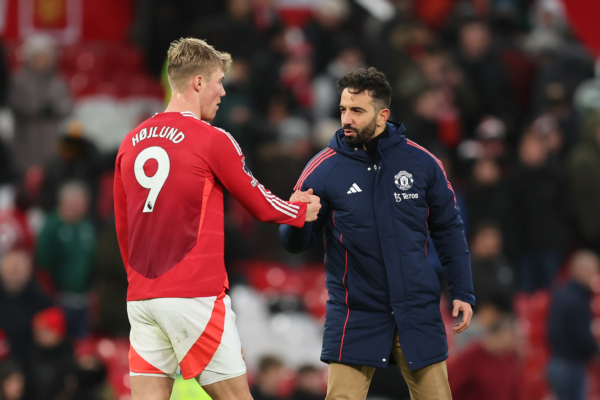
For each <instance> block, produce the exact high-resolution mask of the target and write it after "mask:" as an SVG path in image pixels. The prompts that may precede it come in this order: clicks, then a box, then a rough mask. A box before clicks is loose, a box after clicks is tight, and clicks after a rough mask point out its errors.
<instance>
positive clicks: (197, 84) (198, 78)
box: [192, 75, 203, 91]
mask: <svg viewBox="0 0 600 400" xmlns="http://www.w3.org/2000/svg"><path fill="white" fill-rule="evenodd" d="M202 83H203V82H202V75H195V76H194V77H193V78H192V86H193V87H194V90H196V91H200V89H202Z"/></svg>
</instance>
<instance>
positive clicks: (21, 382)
mask: <svg viewBox="0 0 600 400" xmlns="http://www.w3.org/2000/svg"><path fill="white" fill-rule="evenodd" d="M24 398H25V375H24V374H23V371H22V370H21V369H20V368H19V366H18V365H17V364H15V363H13V362H11V361H6V362H4V363H2V364H0V399H2V400H23V399H24Z"/></svg>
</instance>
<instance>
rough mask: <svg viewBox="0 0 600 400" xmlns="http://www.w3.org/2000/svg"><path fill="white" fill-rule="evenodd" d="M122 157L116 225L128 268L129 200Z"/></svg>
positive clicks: (117, 181)
mask: <svg viewBox="0 0 600 400" xmlns="http://www.w3.org/2000/svg"><path fill="white" fill-rule="evenodd" d="M120 161H121V157H120V155H119V156H118V157H117V161H116V163H115V181H114V186H113V196H114V202H115V225H116V230H117V239H118V241H119V248H120V249H121V257H123V265H125V267H127V264H128V262H129V234H128V230H127V198H126V197H125V188H124V186H123V180H122V179H121V162H120Z"/></svg>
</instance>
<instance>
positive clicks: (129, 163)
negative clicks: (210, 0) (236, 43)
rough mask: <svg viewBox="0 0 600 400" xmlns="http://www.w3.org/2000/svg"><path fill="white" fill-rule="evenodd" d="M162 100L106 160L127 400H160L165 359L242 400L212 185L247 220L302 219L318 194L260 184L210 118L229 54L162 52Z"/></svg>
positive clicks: (199, 48) (172, 369) (168, 367)
mask: <svg viewBox="0 0 600 400" xmlns="http://www.w3.org/2000/svg"><path fill="white" fill-rule="evenodd" d="M168 60H169V69H168V77H169V84H170V86H171V90H172V97H171V100H170V102H169V104H168V106H167V109H166V111H165V112H164V113H159V114H156V115H155V116H154V117H152V118H150V119H148V120H146V121H144V122H143V123H142V124H141V125H140V126H138V127H137V128H135V129H134V130H133V131H132V132H130V133H129V134H128V135H127V136H126V137H125V139H124V140H123V143H122V144H121V147H120V149H119V153H118V155H117V161H116V168H115V182H114V196H115V217H116V228H117V235H118V239H119V246H120V248H121V254H122V256H123V262H124V264H125V266H126V268H127V277H128V281H129V288H128V292H127V312H128V315H129V321H130V323H131V335H130V340H131V347H130V351H129V368H130V375H131V392H132V398H133V400H140V399H143V400H168V399H169V397H170V394H171V390H172V388H173V382H174V380H173V379H174V377H175V374H176V372H177V366H178V365H179V366H180V368H181V373H182V375H183V377H184V379H190V378H194V377H195V378H196V379H198V381H199V383H200V385H201V386H202V387H203V388H204V390H205V391H206V392H207V393H208V394H209V395H210V396H211V397H212V398H213V399H215V400H219V399H228V400H229V399H251V396H250V392H249V389H248V382H247V379H246V366H245V363H244V360H243V356H242V349H241V344H240V339H239V336H238V333H237V330H236V327H235V314H234V313H233V311H232V310H231V301H230V299H229V296H227V294H226V292H227V289H228V280H227V274H226V271H225V266H224V261H223V246H224V242H223V236H224V233H223V191H224V189H227V190H229V192H230V193H231V194H232V195H233V196H234V197H235V198H236V199H237V200H238V201H239V202H240V203H241V204H242V205H243V206H244V207H245V208H246V209H247V210H248V211H249V212H250V213H251V214H252V215H253V216H254V217H255V218H257V219H259V220H261V221H265V222H272V223H283V224H290V225H293V226H295V227H298V228H300V227H302V226H303V225H304V222H305V221H314V220H315V219H316V217H317V214H318V211H319V208H320V201H319V199H318V197H316V196H309V195H305V197H304V198H303V199H302V202H286V201H283V200H281V199H279V198H278V197H276V196H274V195H273V194H272V193H271V192H269V191H268V190H267V189H265V188H264V186H262V185H261V184H260V183H259V182H258V181H257V180H256V178H255V177H254V176H252V173H251V172H250V170H249V169H248V167H247V166H246V164H245V159H244V155H243V153H242V150H241V149H240V146H239V145H238V144H237V143H236V141H235V140H234V139H233V137H232V136H231V135H230V134H229V133H227V132H225V131H223V130H221V129H219V128H215V127H213V126H211V125H210V124H209V123H208V122H205V121H209V120H211V119H213V118H214V117H215V114H216V112H217V110H218V108H219V106H218V104H219V103H220V98H221V97H223V96H225V90H224V89H223V84H222V82H223V77H224V72H226V71H227V69H228V68H229V67H230V65H231V56H230V55H229V54H227V53H221V52H218V51H216V50H215V49H214V48H213V47H211V46H209V45H208V44H207V43H206V42H204V41H202V40H199V39H193V38H187V39H181V40H178V41H175V42H173V43H172V44H171V47H170V49H169V52H168Z"/></svg>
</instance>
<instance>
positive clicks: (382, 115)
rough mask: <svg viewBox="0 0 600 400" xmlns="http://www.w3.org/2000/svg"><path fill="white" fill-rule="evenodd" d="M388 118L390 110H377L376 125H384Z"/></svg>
mask: <svg viewBox="0 0 600 400" xmlns="http://www.w3.org/2000/svg"><path fill="white" fill-rule="evenodd" d="M389 117H390V110H389V109H387V108H384V109H383V110H379V115H377V125H382V124H385V123H386V122H387V120H388V118H389Z"/></svg>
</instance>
